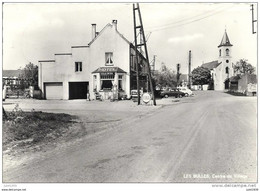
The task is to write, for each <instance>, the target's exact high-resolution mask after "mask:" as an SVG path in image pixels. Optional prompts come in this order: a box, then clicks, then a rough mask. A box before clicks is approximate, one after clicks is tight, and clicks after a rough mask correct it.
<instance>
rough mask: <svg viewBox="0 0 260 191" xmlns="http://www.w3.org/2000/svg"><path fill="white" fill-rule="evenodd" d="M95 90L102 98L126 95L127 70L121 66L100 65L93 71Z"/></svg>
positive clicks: (115, 97)
mask: <svg viewBox="0 0 260 191" xmlns="http://www.w3.org/2000/svg"><path fill="white" fill-rule="evenodd" d="M92 79H93V92H94V93H95V95H96V96H98V97H101V98H102V99H120V98H124V97H125V96H126V92H125V90H126V72H125V71H124V70H122V69H121V68H119V67H100V68H98V69H96V70H95V71H94V72H92Z"/></svg>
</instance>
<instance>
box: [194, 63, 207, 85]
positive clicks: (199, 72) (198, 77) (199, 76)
mask: <svg viewBox="0 0 260 191" xmlns="http://www.w3.org/2000/svg"><path fill="white" fill-rule="evenodd" d="M191 76H192V82H193V84H194V85H204V84H209V83H210V81H211V74H210V70H209V69H208V68H204V67H201V66H200V67H197V68H195V69H194V70H193V71H192V72H191Z"/></svg>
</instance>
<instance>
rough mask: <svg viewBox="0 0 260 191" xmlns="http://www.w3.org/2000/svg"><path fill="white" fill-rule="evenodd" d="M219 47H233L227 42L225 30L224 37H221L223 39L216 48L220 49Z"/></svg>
mask: <svg viewBox="0 0 260 191" xmlns="http://www.w3.org/2000/svg"><path fill="white" fill-rule="evenodd" d="M221 46H233V45H232V44H231V43H230V41H229V38H228V35H227V31H226V29H225V33H224V35H223V38H222V40H221V43H220V45H219V46H218V48H219V47H221Z"/></svg>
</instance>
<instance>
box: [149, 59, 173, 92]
mask: <svg viewBox="0 0 260 191" xmlns="http://www.w3.org/2000/svg"><path fill="white" fill-rule="evenodd" d="M153 79H154V82H155V84H156V85H157V86H160V87H166V86H168V87H176V86H177V81H176V74H175V72H174V71H172V70H170V69H169V68H167V67H166V66H165V64H162V68H161V71H159V72H157V73H155V74H154V75H153Z"/></svg>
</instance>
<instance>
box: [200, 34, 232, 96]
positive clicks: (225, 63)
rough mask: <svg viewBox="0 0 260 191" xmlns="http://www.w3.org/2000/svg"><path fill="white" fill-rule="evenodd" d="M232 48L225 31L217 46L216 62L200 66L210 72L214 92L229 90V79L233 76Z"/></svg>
mask: <svg viewBox="0 0 260 191" xmlns="http://www.w3.org/2000/svg"><path fill="white" fill-rule="evenodd" d="M232 46H233V45H232V44H231V43H230V41H229V38H228V35H227V32H226V30H225V33H224V35H223V38H222V40H221V42H220V45H219V46H218V55H219V56H218V60H216V61H212V62H208V63H205V64H202V66H203V67H205V68H208V69H209V70H210V71H211V76H212V80H213V82H214V87H213V89H214V90H219V91H223V90H225V89H229V78H230V77H231V76H233V75H234V68H233V66H234V64H233V61H232Z"/></svg>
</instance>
